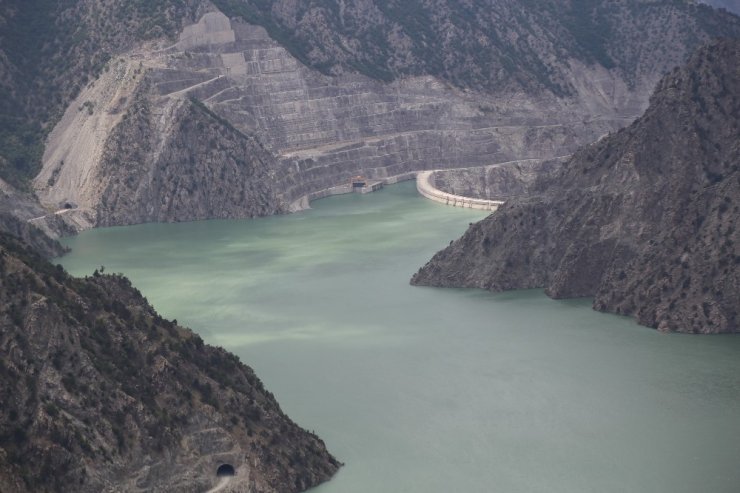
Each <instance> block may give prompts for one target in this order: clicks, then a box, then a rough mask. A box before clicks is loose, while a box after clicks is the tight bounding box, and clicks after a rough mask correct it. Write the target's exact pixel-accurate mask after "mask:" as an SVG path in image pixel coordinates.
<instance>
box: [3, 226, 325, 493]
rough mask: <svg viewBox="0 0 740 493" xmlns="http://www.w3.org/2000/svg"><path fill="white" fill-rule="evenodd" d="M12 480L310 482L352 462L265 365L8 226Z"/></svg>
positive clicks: (75, 486)
mask: <svg viewBox="0 0 740 493" xmlns="http://www.w3.org/2000/svg"><path fill="white" fill-rule="evenodd" d="M0 398H1V399H2V402H3V405H2V409H0V437H1V438H0V490H2V491H9V492H10V491H14V492H21V493H22V492H32V491H33V492H43V491H79V492H93V491H95V492H97V491H111V492H113V491H120V492H131V491H181V492H186V491H187V492H191V491H205V490H207V489H208V488H210V487H211V486H213V485H215V484H216V483H217V482H218V479H217V478H216V470H217V468H218V467H219V466H220V465H221V464H222V463H228V464H231V465H233V466H234V467H235V468H236V472H237V475H236V477H235V478H234V479H233V480H232V481H231V484H230V488H232V489H231V490H230V491H249V492H265V493H267V492H275V493H277V492H280V493H283V492H297V491H303V490H305V489H308V488H309V487H312V486H315V485H316V484H318V483H321V482H323V481H326V480H327V479H329V478H330V477H331V476H332V475H333V474H334V472H335V471H336V470H337V468H338V467H339V464H338V463H337V461H336V460H335V459H334V458H333V457H332V456H331V455H329V453H328V452H327V451H326V449H325V447H324V444H323V442H321V440H320V439H318V438H317V437H316V436H314V435H312V434H310V433H308V432H306V431H304V430H302V429H301V428H299V427H298V426H297V425H296V424H295V423H293V422H292V421H291V420H290V419H289V418H288V417H287V416H285V415H284V414H283V413H282V411H281V410H280V407H279V406H278V404H277V402H276V401H275V398H274V397H273V396H272V394H270V393H269V392H268V391H267V390H265V388H264V387H263V386H262V383H261V382H260V381H259V379H258V378H257V377H256V376H255V374H254V373H253V372H252V370H251V369H250V368H248V367H246V366H245V365H243V364H242V363H240V362H239V360H238V359H237V358H236V357H235V356H233V355H231V354H229V353H227V352H226V351H224V350H223V349H220V348H214V347H211V346H208V345H206V344H204V343H203V341H202V340H201V339H200V338H199V337H198V336H197V335H195V334H193V333H192V332H190V331H189V330H187V329H185V328H182V327H180V326H178V325H177V323H176V322H170V321H167V320H163V319H162V318H161V317H159V316H158V315H157V314H156V312H154V310H153V309H152V308H151V307H150V306H149V305H148V303H147V301H146V299H144V298H143V297H142V296H141V294H140V293H139V292H138V291H137V290H136V289H134V288H133V287H131V285H130V283H129V282H128V280H127V279H125V278H123V277H121V276H109V275H98V274H97V273H96V275H95V276H93V277H88V278H85V279H75V278H72V277H70V276H69V275H67V274H66V273H65V272H64V271H63V270H62V269H61V268H56V267H53V266H52V265H51V264H49V263H47V262H46V261H44V260H42V259H40V258H39V257H37V256H36V255H35V254H32V253H30V251H29V250H27V248H26V247H25V246H24V245H22V244H20V243H19V242H18V241H17V240H16V239H14V238H12V237H11V236H8V235H6V234H3V233H0Z"/></svg>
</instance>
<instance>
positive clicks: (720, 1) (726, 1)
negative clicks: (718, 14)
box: [704, 0, 740, 15]
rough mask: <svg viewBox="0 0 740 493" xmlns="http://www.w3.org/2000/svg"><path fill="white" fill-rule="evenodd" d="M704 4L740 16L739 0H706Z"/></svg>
mask: <svg viewBox="0 0 740 493" xmlns="http://www.w3.org/2000/svg"><path fill="white" fill-rule="evenodd" d="M704 3H707V4H709V5H711V6H713V7H716V8H718V9H726V10H728V11H730V12H733V13H734V14H737V15H740V2H738V0H705V1H704Z"/></svg>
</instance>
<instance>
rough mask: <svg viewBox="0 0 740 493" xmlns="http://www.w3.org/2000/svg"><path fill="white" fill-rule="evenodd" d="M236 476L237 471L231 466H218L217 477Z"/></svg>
mask: <svg viewBox="0 0 740 493" xmlns="http://www.w3.org/2000/svg"><path fill="white" fill-rule="evenodd" d="M235 474H236V470H235V469H234V466H232V465H231V464H221V465H220V466H218V470H217V471H216V476H218V477H219V478H224V477H228V476H234V475H235Z"/></svg>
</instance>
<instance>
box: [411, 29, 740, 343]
mask: <svg viewBox="0 0 740 493" xmlns="http://www.w3.org/2000/svg"><path fill="white" fill-rule="evenodd" d="M738 67H740V42H737V41H729V40H726V41H721V42H717V43H715V44H712V45H709V46H707V47H704V48H702V49H701V50H700V51H698V52H697V53H696V54H695V55H694V56H693V57H692V58H691V60H690V61H689V63H688V65H687V66H685V67H684V68H681V69H676V70H674V71H673V72H671V73H670V74H668V75H667V76H666V77H665V78H664V79H663V80H662V81H661V83H660V84H659V85H658V87H657V89H656V91H655V94H654V95H653V96H652V98H651V102H650V107H649V108H648V110H647V111H646V113H645V114H644V115H643V116H642V117H641V118H639V119H638V120H637V121H636V122H635V123H633V124H632V125H631V126H630V127H629V128H626V129H624V130H621V131H619V132H618V133H616V134H614V135H611V136H609V137H607V138H604V139H602V140H601V141H599V142H597V143H595V144H592V145H590V146H587V147H585V148H583V149H581V150H580V151H578V152H577V153H576V154H575V156H574V157H573V158H572V159H571V160H570V161H568V162H567V163H566V164H565V165H564V167H563V168H562V169H560V170H557V171H555V172H553V174H551V175H549V176H546V177H541V178H540V179H539V180H538V181H537V183H536V185H535V190H536V193H534V194H533V195H530V196H529V197H525V198H521V199H513V200H511V201H510V202H508V203H507V204H506V205H505V206H503V207H502V208H501V209H500V210H499V212H497V213H495V214H493V215H492V216H490V217H488V218H487V219H485V220H483V221H481V222H479V223H477V224H475V225H473V226H472V227H471V228H470V229H469V230H468V231H467V232H466V233H465V235H464V236H463V237H462V238H460V239H459V240H457V241H456V242H454V244H452V245H451V246H449V247H448V248H446V249H445V250H442V251H441V252H439V253H438V254H437V255H435V256H434V258H433V259H432V260H431V261H430V262H429V263H428V264H427V265H426V266H424V267H423V268H422V269H420V271H419V272H418V273H417V274H416V275H415V276H414V277H413V279H412V283H413V284H417V285H431V286H460V287H479V288H485V289H490V290H494V291H501V290H508V289H521V288H537V287H544V288H545V290H546V293H547V294H548V295H550V296H552V297H555V298H565V297H581V296H593V297H594V307H595V308H596V309H597V310H603V311H609V312H613V313H618V314H623V315H630V316H633V317H635V318H636V319H637V320H638V321H639V322H640V323H641V324H644V325H648V326H651V327H656V328H658V329H660V330H664V331H679V332H692V333H718V332H738V331H740V327H739V322H740V318H739V314H738V312H739V311H740V305H739V304H738V300H739V299H740V229H739V225H738V219H739V218H740V173H739V170H738V166H739V163H740V139H739V138H738V136H740V69H739V68H738Z"/></svg>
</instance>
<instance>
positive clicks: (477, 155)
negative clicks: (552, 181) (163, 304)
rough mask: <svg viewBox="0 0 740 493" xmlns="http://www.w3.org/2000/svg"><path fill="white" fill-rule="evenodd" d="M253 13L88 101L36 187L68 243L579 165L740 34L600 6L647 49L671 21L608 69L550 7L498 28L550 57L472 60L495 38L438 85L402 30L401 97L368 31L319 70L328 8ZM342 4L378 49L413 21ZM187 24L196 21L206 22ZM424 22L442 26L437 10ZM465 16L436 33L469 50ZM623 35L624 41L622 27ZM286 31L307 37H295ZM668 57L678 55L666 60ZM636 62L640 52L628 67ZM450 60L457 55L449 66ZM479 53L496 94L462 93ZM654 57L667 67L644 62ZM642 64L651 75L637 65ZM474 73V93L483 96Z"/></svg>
mask: <svg viewBox="0 0 740 493" xmlns="http://www.w3.org/2000/svg"><path fill="white" fill-rule="evenodd" d="M252 3H254V2H252ZM252 3H250V2H216V6H218V7H220V8H222V9H224V11H225V12H227V13H228V14H229V16H231V17H229V16H227V15H225V14H224V13H221V12H218V11H212V12H207V13H205V14H204V15H202V16H201V17H200V18H199V20H198V22H197V23H195V24H189V25H186V26H185V27H184V28H183V29H182V31H181V32H180V35H179V37H178V38H177V41H175V42H170V43H167V42H159V43H149V44H147V45H141V46H139V47H138V48H136V49H133V50H129V51H125V52H124V53H122V54H121V55H119V56H116V57H113V58H112V59H111V60H110V61H109V62H108V64H107V66H106V69H105V70H103V71H102V73H101V74H100V76H99V77H98V79H97V80H95V81H93V82H91V83H89V84H88V85H87V86H85V87H84V88H82V90H81V92H80V94H79V95H78V96H77V98H76V99H75V101H74V102H73V103H72V104H71V105H70V106H69V107H68V108H67V110H66V112H65V114H64V115H63V117H62V118H61V120H60V122H59V123H58V124H57V125H56V127H55V128H54V130H53V131H52V132H51V134H50V135H49V138H48V141H47V145H46V150H45V153H44V157H43V169H42V170H41V172H40V173H39V174H38V175H37V177H36V178H35V180H34V188H35V190H36V192H37V194H38V196H39V198H40V200H41V202H42V204H43V205H44V206H45V207H46V208H47V209H49V210H52V211H54V213H55V214H54V216H53V221H51V222H52V223H53V224H54V225H57V226H55V227H58V223H59V222H63V223H65V224H66V225H67V227H68V228H71V229H75V230H79V229H84V228H88V227H94V226H98V225H119V224H133V223H139V222H146V221H180V220H188V219H204V218H215V217H252V216H255V215H264V214H274V213H278V212H283V211H288V210H297V209H300V208H302V207H305V206H306V205H307V202H308V199H309V198H311V197H314V196H317V195H320V194H321V193H322V191H323V190H326V189H329V188H331V187H334V186H337V185H340V184H343V183H345V182H346V181H347V180H348V179H349V178H350V177H351V176H354V175H357V174H363V175H366V176H367V177H368V178H370V179H379V180H386V181H395V180H398V179H404V178H410V177H412V176H413V175H414V174H415V173H416V172H418V171H420V170H427V169H450V168H461V167H474V166H491V165H494V164H496V163H502V162H508V161H513V160H530V159H531V160H546V159H551V158H554V157H558V156H563V155H568V154H571V153H572V152H573V151H574V150H575V149H576V148H577V147H578V146H580V145H582V144H584V143H587V142H592V141H594V140H596V139H597V138H598V137H599V136H601V135H604V134H606V133H608V132H610V131H614V130H616V129H618V128H620V127H622V126H623V125H624V124H626V123H628V122H630V121H631V120H632V119H633V118H634V117H636V116H637V115H639V114H640V113H641V112H642V111H643V110H644V108H645V106H646V104H647V95H648V94H649V92H650V90H651V88H652V87H653V84H654V83H655V82H656V81H657V80H658V78H659V76H660V73H661V72H662V71H663V70H664V69H665V68H666V67H668V66H671V64H673V63H677V62H678V61H680V60H682V59H683V58H684V54H685V53H686V50H687V49H688V47H689V45H691V44H692V43H695V42H696V40H699V39H704V38H706V37H708V36H709V35H711V34H712V33H715V32H725V31H726V32H728V33H730V34H733V33H736V34H740V22H737V21H736V19H735V18H734V17H732V16H729V15H726V14H719V13H712V12H713V11H711V9H708V8H701V9H699V10H697V11H696V12H694V13H693V14H692V12H693V10H692V8H693V7H692V8H688V7H686V8H685V7H683V6H681V7H680V8H679V7H676V6H670V5H668V4H667V3H666V4H665V5H663V3H661V5H660V8H659V9H657V10H655V9H654V8H653V7H645V9H643V10H644V11H643V10H641V8H638V7H636V6H630V7H629V8H627V9H626V10H625V11H624V12H622V10H624V7H623V6H622V5H621V4H620V5H618V6H616V7H613V6H603V5H602V6H601V7H599V9H601V10H598V9H597V10H598V12H596V11H595V12H594V13H593V15H594V16H596V17H594V19H599V18H601V17H600V16H606V17H604V18H605V19H607V18H608V20H609V25H610V26H611V27H610V29H611V30H610V31H609V32H612V31H614V33H617V32H619V33H621V34H619V36H622V37H624V36H626V34H625V33H627V32H632V31H634V32H643V31H644V29H643V28H645V29H647V27H649V26H647V27H646V26H643V25H642V24H640V23H644V22H648V21H649V19H653V18H656V19H657V18H658V17H660V19H664V14H665V15H669V17H671V18H672V19H673V21H672V22H671V23H670V24H669V25H670V26H671V27H670V29H668V31H666V32H663V30H660V31H655V32H653V30H650V31H649V32H650V33H651V34H650V35H645V36H633V37H629V40H630V42H629V43H626V39H625V43H622V44H619V43H613V44H610V47H609V50H610V51H609V53H608V58H609V60H611V61H612V63H606V62H604V63H601V62H600V61H599V57H598V56H596V55H594V54H593V53H591V54H589V53H586V52H584V51H583V47H582V46H581V44H583V43H581V41H578V40H576V39H575V38H574V37H573V36H574V34H573V33H572V32H571V31H574V32H579V33H580V30H579V29H578V26H577V25H573V26H571V27H567V26H566V24H567V23H568V22H570V21H568V19H565V18H561V17H562V16H561V17H559V16H558V15H555V14H556V13H557V9H555V7H554V5H550V4H549V3H548V2H544V3H543V4H547V5H548V6H549V7H548V8H547V9H545V10H542V11H540V10H537V9H534V10H533V11H532V12H529V10H528V12H529V13H528V14H527V15H529V16H530V17H531V19H529V21H527V22H525V21H524V20H523V18H520V17H521V16H518V14H517V15H515V14H516V12H518V11H517V10H516V9H514V7H513V5H510V4H509V3H506V2H505V3H503V4H502V5H500V6H499V7H498V10H497V12H498V14H500V16H503V17H502V18H506V19H509V18H511V21H512V23H511V26H512V27H511V29H515V27H516V26H519V27H522V26H523V24H522V23H524V24H527V23H528V22H531V23H535V24H536V25H537V27H536V31H537V33H540V34H542V35H543V36H544V37H543V38H542V39H545V40H547V41H546V42H545V41H543V43H544V44H541V45H540V44H536V43H535V44H532V43H534V41H533V39H535V38H537V39H539V38H538V37H537V36H539V35H535V34H532V36H534V37H533V38H531V39H530V37H527V40H528V41H526V42H524V41H522V43H517V42H516V39H515V38H517V36H520V35H521V33H519V34H516V33H514V32H513V31H512V32H511V33H508V34H506V33H499V32H498V30H497V31H496V32H497V33H498V34H497V36H499V35H500V39H498V41H496V43H494V40H493V39H490V40H489V41H488V42H486V43H488V45H487V46H488V48H485V49H484V47H476V46H473V45H475V44H476V43H477V42H478V41H480V40H481V39H483V38H480V39H479V40H478V41H475V42H473V41H470V43H472V45H471V44H470V43H463V44H462V45H460V47H459V49H458V50H457V51H456V53H459V54H460V56H461V58H460V60H458V61H460V63H461V65H458V64H457V62H456V61H455V60H454V59H452V58H450V59H449V60H448V61H447V62H445V63H448V62H449V67H448V68H449V70H448V69H444V70H441V71H440V70H437V68H439V67H437V68H435V67H432V66H427V65H425V63H421V62H420V58H419V57H420V55H421V52H420V51H418V50H416V49H411V51H410V52H409V51H408V47H407V48H403V46H404V45H403V39H405V37H408V38H409V39H412V38H413V40H414V43H416V42H417V41H419V40H418V39H416V37H415V36H416V35H418V34H419V33H418V32H416V31H408V32H406V31H405V30H407V28H409V26H406V27H404V28H403V29H401V28H400V27H399V28H398V29H395V28H394V29H391V30H390V31H389V34H388V35H389V36H390V38H389V39H390V40H395V41H393V43H391V44H389V45H388V46H387V47H390V48H389V49H391V48H392V51H393V53H395V54H393V55H392V56H391V58H388V60H391V61H393V60H395V62H393V63H394V64H397V67H396V69H397V70H396V69H393V70H392V72H393V77H391V78H390V79H393V80H392V81H388V80H384V79H387V78H384V77H381V76H380V75H379V72H378V71H377V70H375V69H373V70H370V69H371V68H372V67H375V65H373V64H375V63H376V62H379V60H381V59H382V58H383V57H380V58H377V57H376V58H377V59H376V58H373V59H372V60H366V62H367V63H370V62H371V61H372V63H371V64H370V65H368V64H367V63H365V62H360V61H358V60H359V58H358V59H356V57H359V56H360V54H359V51H357V50H360V48H362V47H363V46H369V45H367V42H368V39H365V38H364V36H365V35H366V34H367V32H366V31H365V29H364V28H363V29H361V30H360V31H358V33H359V34H358V36H360V38H358V39H354V40H353V39H350V38H351V37H350V38H347V39H346V43H347V44H346V47H347V50H348V53H350V55H351V56H350V57H349V58H347V57H339V56H338V58H337V59H336V63H334V64H333V65H331V66H330V65H326V64H323V65H322V63H323V62H322V60H324V58H326V57H327V56H328V53H329V52H328V51H327V52H326V53H324V51H322V50H329V51H330V52H331V53H334V54H336V53H335V52H336V50H335V48H336V46H334V44H335V42H337V39H339V38H336V39H335V38H334V37H332V36H329V33H330V32H332V30H336V32H337V33H339V32H344V31H343V29H344V28H343V27H341V26H339V25H336V22H335V21H336V19H335V18H334V17H331V16H329V17H327V15H328V14H327V12H329V10H331V8H330V5H329V3H331V2H325V3H326V5H324V4H323V3H322V4H321V5H315V6H314V7H315V8H314V7H311V8H310V9H309V11H310V15H309V13H308V11H304V10H305V9H304V7H305V6H297V5H296V6H293V7H295V8H293V7H291V5H292V4H290V2H288V3H285V2H277V3H276V4H275V5H273V7H272V8H268V6H265V5H262V4H261V3H260V2H257V3H259V5H252ZM309 3H310V2H309ZM314 3H315V2H314ZM319 3H321V2H319ZM289 4H290V5H289ZM422 4H423V5H422ZM240 5H241V7H240ZM342 5H344V7H341V8H340V10H341V16H343V17H341V16H340V17H341V18H344V19H345V20H346V21H347V22H349V23H353V22H355V21H358V19H359V17H362V18H363V19H365V20H366V21H367V22H368V23H370V24H368V26H365V27H367V28H369V27H371V26H370V25H372V24H374V23H380V24H382V25H383V26H382V29H381V31H383V32H385V31H384V30H385V29H386V27H388V26H392V25H393V22H395V21H393V20H392V19H394V18H395V17H397V15H396V14H398V15H401V13H402V12H396V14H394V13H393V12H395V10H393V9H396V10H397V8H396V7H393V8H391V11H387V12H386V11H385V10H383V9H384V8H385V7H382V8H381V6H377V5H374V4H373V3H372V2H368V1H361V2H348V3H346V4H345V3H344V2H343V3H342ZM609 5H611V3H610V4H609ZM630 5H631V4H630ZM671 5H673V4H671ZM245 6H246V7H245ZM191 7H192V8H193V9H195V10H189V12H196V11H197V12H201V11H202V10H203V9H204V8H205V7H203V6H199V7H197V8H196V6H195V5H194V4H193V5H192V6H191ZM418 7H419V9H420V10H419V12H427V13H429V12H431V11H433V10H434V9H432V8H431V6H430V5H428V4H426V3H425V2H421V4H420V5H419V6H418ZM550 7H552V8H550ZM633 7H634V8H633ZM389 8H390V7H389ZM457 8H458V7H455V6H452V5H446V6H445V7H444V9H443V10H440V11H436V13H435V14H434V15H433V16H432V18H431V19H432V22H431V24H430V25H429V29H433V30H436V31H435V32H437V31H439V32H448V31H449V32H454V33H455V37H459V36H461V35H462V34H461V33H462V31H460V32H458V31H459V30H458V29H457V28H455V29H453V27H452V26H451V25H448V24H449V22H447V21H445V18H448V20H449V19H457V18H458V17H456V10H455V9H457ZM480 8H481V6H480V5H477V4H476V6H475V9H478V10H480ZM697 8H698V7H697ZM245 9H246V10H245ZM327 9H329V10H327ZM378 9H380V10H378ZM615 9H616V10H615ZM620 9H621V10H620ZM402 10H403V9H402ZM484 10H485V9H484ZM488 10H490V9H488ZM381 11H382V12H381ZM250 12H251V13H252V14H255V15H251V14H250ZM373 12H376V13H378V12H380V14H379V17H376V16H375V15H374V14H372V13H373ZM404 12H405V10H404ZM492 12H493V11H490V12H488V11H487V13H486V14H485V16H484V17H485V19H484V20H485V22H486V23H493V24H496V25H497V26H500V25H509V24H508V23H506V22H505V23H503V24H502V23H501V22H500V21H495V19H493V18H492V17H491V16H492V15H493V13H492ZM620 12H621V13H620ZM257 14H259V15H257ZM406 14H408V12H406V13H404V14H403V15H404V16H405V15H406ZM694 14H696V16H694ZM306 15H309V17H310V19H311V20H310V22H309V17H305V16H306ZM425 15H426V14H425ZM481 15H482V14H481ZM569 15H570V14H569ZM574 15H575V14H574ZM584 15H585V14H584ZM266 16H267V17H266ZM294 16H299V17H300V19H294V18H293V17H294ZM358 16H359V17H358ZM394 16H395V17H394ZM655 16H658V17H655ZM268 17H269V18H268ZM402 17H403V16H402ZM412 17H413V16H412ZM463 17H464V18H465V19H467V20H466V21H465V22H469V21H470V19H468V17H466V16H463ZM463 17H460V19H462V18H463ZM566 17H567V16H566ZM582 17H583V16H581V14H578V16H576V18H577V19H580V20H579V22H581V21H583V22H586V24H587V25H591V24H593V22H595V21H593V19H591V20H589V19H590V18H588V15H586V17H583V18H582ZM404 18H406V17H404ZM353 19H354V20H353ZM399 19H400V17H399ZM696 19H703V21H702V22H698V21H697V20H696ZM245 20H247V21H250V22H253V23H259V24H262V25H263V26H266V27H267V30H266V29H265V28H264V27H260V26H258V25H255V24H248V23H246V22H245ZM407 20H409V19H407ZM571 20H572V19H571ZM494 21H495V22H494ZM514 21H516V22H514ZM535 21H536V22H535ZM566 21H567V22H566ZM592 21H593V22H592ZM306 22H309V24H310V25H313V24H312V23H314V22H315V23H316V25H315V27H316V28H317V31H315V32H314V31H307V30H306V27H307V26H308V25H309V24H306ZM404 22H405V21H404ZM620 22H622V23H624V24H625V25H624V26H623V27H624V29H622V30H619V29H617V27H616V26H617V25H618V24H619V23H620ZM563 23H565V24H563ZM635 23H638V24H640V25H639V26H638V25H636V24H635ZM520 24H521V25H520ZM736 24H737V25H736ZM414 25H416V24H414ZM533 25H534V24H533ZM568 25H570V24H568ZM280 26H282V27H280ZM558 26H559V27H558ZM564 26H565V27H564ZM519 27H516V29H519ZM283 28H285V29H292V30H293V31H291V32H294V34H295V37H293V38H290V37H286V36H283V35H282V34H281V33H283V31H282V30H281V29H283ZM612 28H613V29H612ZM276 29H277V30H276ZM379 29H380V28H379ZM476 29H478V28H476ZM522 29H524V28H523V27H522ZM533 29H534V28H533ZM551 29H555V31H551ZM564 29H565V30H564ZM556 31H563V33H562V34H563V35H564V36H565V38H567V39H568V40H569V41H568V42H567V43H565V44H563V45H562V46H560V45H559V44H553V43H554V42H553V40H552V39H550V38H551V36H550V34H547V33H550V32H556ZM674 31H675V32H674ZM391 32H397V34H398V39H396V38H394V37H393V35H391V34H390V33H391ZM476 32H477V31H476ZM645 32H647V31H645ZM268 33H269V35H268ZM311 33H313V34H311ZM320 33H326V36H327V38H326V40H327V42H326V43H325V42H324V41H323V40H324V38H323V37H321V36H319V37H320V38H321V42H319V41H320V40H319V38H315V36H314V35H317V36H318V35H320ZM363 33H364V34H363ZM569 33H570V34H569ZM659 33H660V34H659ZM686 33H694V34H695V35H692V36H688V35H685V34H686ZM283 34H284V33H283ZM345 34H346V33H345ZM270 36H273V38H271V37H270ZM343 36H344V35H343ZM615 36H616V34H615ZM687 36H688V37H687ZM304 38H305V39H304ZM565 38H564V39H565ZM291 39H293V40H297V39H302V40H303V42H304V44H301V45H300V46H298V45H295V44H293V43H292V42H291V41H290V40H291ZM521 39H522V40H524V37H522V38H521ZM619 39H621V38H619ZM275 40H278V41H275ZM329 40H330V41H329ZM481 42H482V41H481ZM389 43H390V41H389ZM399 43H400V44H399ZM412 44H413V43H412ZM513 44H514V45H517V46H519V45H520V44H521V46H519V48H517V49H521V50H524V51H522V57H523V58H521V59H517V60H518V62H521V63H518V62H517V63H514V66H512V67H513V68H512V67H509V66H508V65H507V63H504V61H502V60H508V59H509V58H511V54H508V55H507V54H506V53H504V52H502V50H503V49H504V47H507V46H512V45H513ZM586 44H587V43H586ZM666 44H668V45H670V46H672V49H671V50H668V51H666V52H664V51H660V50H661V49H662V48H660V47H662V46H665V45H666ZM525 45H526V46H525ZM535 45H536V46H535ZM383 46H385V45H383ZM579 46H580V48H579ZM379 47H380V45H379ZM628 48H629V49H633V48H634V49H633V51H634V53H632V52H629V53H627V52H625V51H624V50H626V49H628ZM638 48H639V49H638ZM304 49H308V50H309V53H308V55H307V54H306V53H304V51H303V50H304ZM337 49H338V48H337ZM368 49H370V48H368ZM451 49H452V45H450V46H447V45H445V47H444V50H446V51H444V52H445V53H447V52H448V51H449V50H451ZM473 49H476V50H479V49H480V50H484V51H485V50H489V51H491V53H493V54H495V55H496V56H493V57H492V58H491V60H494V61H496V63H499V62H500V63H501V64H502V65H501V67H499V68H498V69H496V70H494V69H495V68H496V67H493V66H490V63H489V62H486V63H485V64H483V65H485V66H483V65H481V67H483V68H484V69H485V70H486V71H487V72H486V74H489V72H490V71H492V70H494V71H495V72H496V74H499V72H500V75H501V77H498V75H497V76H496V79H495V80H499V82H500V84H496V85H495V86H489V85H486V84H481V83H470V84H468V83H467V82H466V81H465V80H463V79H461V77H462V76H461V74H462V70H463V68H464V69H465V70H468V69H471V67H474V66H476V63H477V62H476V63H474V62H475V60H472V59H470V58H469V57H467V58H466V57H465V56H464V53H467V51H468V50H473ZM340 51H341V50H340ZM504 51H505V50H504ZM645 53H650V54H653V55H655V59H654V60H652V61H651V62H650V63H647V61H645V60H643V55H644V54H645ZM304 55H306V56H304ZM376 55H377V53H376ZM448 55H449V54H446V55H445V57H447V58H449V56H448ZM505 55H506V56H505ZM638 55H639V56H638ZM296 56H297V57H299V58H296ZM373 56H374V55H373ZM389 56H390V55H389ZM651 56H652V55H651ZM507 57H508V58H507ZM605 60H606V58H605ZM635 60H642V61H641V62H640V63H639V64H637V65H635V63H634V62H635ZM627 61H629V64H628V65H629V66H628V65H627ZM643 62H644V63H643ZM389 63H390V62H389ZM353 67H354V69H353ZM363 67H364V68H363ZM445 67H447V65H445ZM507 67H508V68H507ZM548 67H550V68H551V69H552V70H549V69H548ZM375 68H377V67H375ZM536 68H537V69H538V70H537V71H535V69H536ZM556 68H557V70H555V69H556ZM527 70H529V72H527ZM548 70H549V71H548ZM533 71H534V72H533ZM474 72H475V71H473V72H471V73H474ZM535 72H536V73H535ZM475 73H477V74H478V75H476V77H478V78H477V79H475V80H478V82H480V81H482V80H483V79H485V77H484V78H483V79H482V78H481V77H482V75H481V73H478V72H475ZM491 73H493V72H491ZM548 74H549V75H548ZM489 75H490V74H489ZM471 80H472V79H471ZM486 80H488V79H486ZM468 82H470V80H469V81H468ZM558 88H560V89H558ZM561 89H562V90H561Z"/></svg>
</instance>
